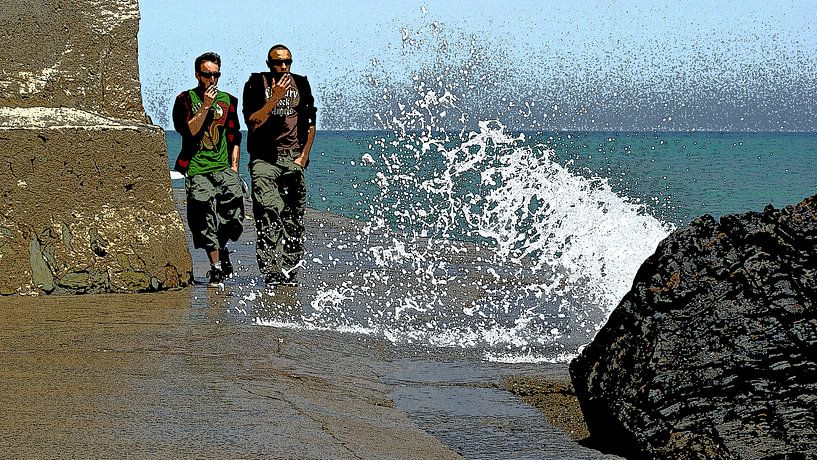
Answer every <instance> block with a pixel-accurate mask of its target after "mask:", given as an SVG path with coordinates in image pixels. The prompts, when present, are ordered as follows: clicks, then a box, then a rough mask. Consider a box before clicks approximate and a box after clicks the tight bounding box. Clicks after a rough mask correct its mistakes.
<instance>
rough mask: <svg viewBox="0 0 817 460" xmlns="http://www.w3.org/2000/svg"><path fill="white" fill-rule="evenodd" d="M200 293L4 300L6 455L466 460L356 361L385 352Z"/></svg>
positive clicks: (0, 349) (1, 355)
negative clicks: (257, 322) (199, 297)
mask: <svg viewBox="0 0 817 460" xmlns="http://www.w3.org/2000/svg"><path fill="white" fill-rule="evenodd" d="M190 294H191V293H190V291H189V290H188V291H181V292H171V293H161V294H150V295H108V296H80V297H40V298H20V297H6V298H0V369H1V370H0V394H2V400H3V403H2V410H0V456H2V457H3V458H66V457H76V458H92V457H93V458H120V457H130V458H202V457H204V458H326V459H330V458H331V459H345V458H349V459H360V458H371V459H384V458H457V455H455V454H454V453H452V452H451V451H450V450H449V449H447V448H446V447H445V446H444V445H443V444H442V443H440V441H438V440H437V439H436V438H434V437H433V436H431V435H429V434H427V433H426V432H424V431H422V430H420V429H419V428H418V427H417V426H416V425H415V423H414V422H412V421H411V420H410V419H409V417H408V416H407V415H406V414H405V413H404V412H402V411H400V410H398V409H396V408H395V407H394V404H393V403H392V402H391V399H390V398H389V397H388V393H387V388H385V387H384V386H383V385H381V384H379V383H377V380H378V378H377V376H376V375H374V374H373V372H372V371H371V370H369V369H367V367H366V366H365V363H366V362H368V360H362V359H359V358H358V357H359V356H361V355H371V354H372V353H373V352H374V353H377V349H378V348H379V347H381V346H382V344H378V343H375V342H371V341H367V340H363V339H362V338H360V337H354V338H352V337H350V336H345V335H342V334H332V333H316V332H293V331H286V330H277V329H273V328H259V327H252V325H250V324H242V323H238V322H232V323H231V319H230V318H231V316H230V315H229V314H227V312H226V310H225V309H224V308H222V307H223V305H221V304H219V302H218V299H215V300H213V299H211V300H213V301H212V302H211V304H210V305H205V306H195V305H192V306H191V299H190Z"/></svg>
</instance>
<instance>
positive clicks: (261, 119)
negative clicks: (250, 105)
mask: <svg viewBox="0 0 817 460" xmlns="http://www.w3.org/2000/svg"><path fill="white" fill-rule="evenodd" d="M280 100H281V98H275V97H274V96H273V97H271V98H270V99H269V100H268V101H267V102H266V103H265V104H264V105H262V106H261V108H260V109H258V110H256V111H255V112H253V113H252V115H250V119H249V125H250V128H257V127H259V126H261V125H263V124H264V123H266V122H267V120H269V117H270V115H271V114H272V110H273V109H275V106H276V105H277V104H278V101H280Z"/></svg>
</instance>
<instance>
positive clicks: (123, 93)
mask: <svg viewBox="0 0 817 460" xmlns="http://www.w3.org/2000/svg"><path fill="white" fill-rule="evenodd" d="M138 31H139V2H137V1H136V0H122V1H109V0H71V1H67V0H3V3H2V6H0V36H2V37H4V39H3V40H4V41H3V45H2V52H0V107H2V106H5V107H73V108H77V109H81V110H85V111H89V112H93V113H97V114H100V115H103V116H108V117H115V118H122V119H125V120H130V121H138V122H140V123H144V122H145V121H146V118H145V112H144V109H143V107H142V95H141V86H140V84H139V68H138V65H139V63H138V59H137V41H136V35H137V33H138Z"/></svg>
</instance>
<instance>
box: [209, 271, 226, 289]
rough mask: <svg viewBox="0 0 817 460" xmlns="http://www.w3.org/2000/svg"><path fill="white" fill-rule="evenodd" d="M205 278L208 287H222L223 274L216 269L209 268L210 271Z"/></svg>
mask: <svg viewBox="0 0 817 460" xmlns="http://www.w3.org/2000/svg"><path fill="white" fill-rule="evenodd" d="M207 278H208V281H207V286H208V287H220V286H223V285H224V272H223V271H221V270H219V269H218V268H215V267H213V268H211V269H210V271H209V272H207Z"/></svg>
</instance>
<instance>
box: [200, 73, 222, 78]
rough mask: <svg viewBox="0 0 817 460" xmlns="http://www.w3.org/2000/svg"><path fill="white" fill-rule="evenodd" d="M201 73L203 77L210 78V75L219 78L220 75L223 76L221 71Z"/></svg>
mask: <svg viewBox="0 0 817 460" xmlns="http://www.w3.org/2000/svg"><path fill="white" fill-rule="evenodd" d="M199 75H200V76H201V77H202V78H210V77H216V78H218V77H220V76H221V72H199Z"/></svg>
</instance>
